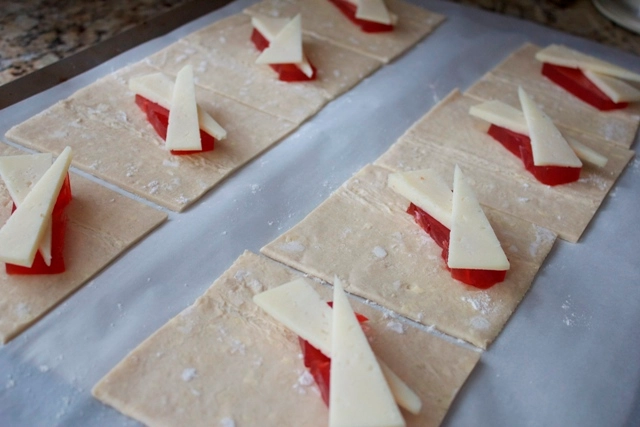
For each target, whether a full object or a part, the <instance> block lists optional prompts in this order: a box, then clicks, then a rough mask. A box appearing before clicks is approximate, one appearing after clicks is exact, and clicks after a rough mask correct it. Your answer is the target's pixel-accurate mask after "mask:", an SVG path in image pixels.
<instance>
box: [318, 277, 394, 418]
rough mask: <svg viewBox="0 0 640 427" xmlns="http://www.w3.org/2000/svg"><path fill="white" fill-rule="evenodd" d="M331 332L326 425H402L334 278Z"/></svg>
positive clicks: (377, 367) (367, 345)
mask: <svg viewBox="0 0 640 427" xmlns="http://www.w3.org/2000/svg"><path fill="white" fill-rule="evenodd" d="M333 286H334V291H333V325H332V332H331V348H332V355H331V379H330V384H331V393H330V398H329V425H330V426H331V427H342V426H345V427H346V426H359V427H367V426H381V427H382V426H386V427H395V426H404V425H405V422H404V419H403V418H402V415H401V414H400V410H399V409H398V405H396V403H395V401H394V399H393V396H392V394H391V390H390V389H389V386H388V385H387V382H386V380H385V378H384V375H383V373H382V370H381V368H380V365H378V361H377V360H376V357H375V355H374V354H373V351H372V350H371V347H370V346H369V341H367V337H366V336H365V335H364V332H362V328H361V327H360V324H359V323H358V320H357V319H356V315H355V314H354V312H353V309H352V308H351V305H350V304H349V300H348V299H347V295H346V294H345V293H344V290H343V289H342V283H341V282H340V279H338V278H337V277H336V279H335V281H334V284H333Z"/></svg>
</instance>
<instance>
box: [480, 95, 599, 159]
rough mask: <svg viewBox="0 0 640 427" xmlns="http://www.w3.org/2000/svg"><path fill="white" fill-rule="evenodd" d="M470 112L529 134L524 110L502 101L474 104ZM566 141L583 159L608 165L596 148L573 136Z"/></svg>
mask: <svg viewBox="0 0 640 427" xmlns="http://www.w3.org/2000/svg"><path fill="white" fill-rule="evenodd" d="M469 114H471V115H472V116H474V117H477V118H479V119H482V120H485V121H487V122H489V123H491V124H493V125H496V126H500V127H502V128H505V129H508V130H510V131H512V132H516V133H519V134H521V135H525V136H529V128H528V127H527V120H526V119H525V118H524V114H522V111H520V110H518V109H517V108H513V107H512V106H510V105H509V104H505V103H504V102H502V101H497V100H493V101H486V102H483V103H481V104H477V105H474V106H472V107H471V108H470V109H469ZM566 141H567V143H568V144H569V146H570V147H571V149H572V150H573V152H574V153H576V156H578V158H579V159H580V160H581V161H583V162H586V163H590V164H592V165H594V166H598V167H601V168H603V167H605V166H606V165H607V162H608V159H607V158H606V157H605V156H603V155H602V154H600V153H598V152H597V151H595V150H594V149H592V148H590V147H587V146H586V145H584V144H583V143H581V142H579V141H577V140H575V139H572V138H566Z"/></svg>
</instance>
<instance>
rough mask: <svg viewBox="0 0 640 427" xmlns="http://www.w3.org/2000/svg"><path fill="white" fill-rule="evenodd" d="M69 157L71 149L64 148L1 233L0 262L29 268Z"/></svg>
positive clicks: (65, 174)
mask: <svg viewBox="0 0 640 427" xmlns="http://www.w3.org/2000/svg"><path fill="white" fill-rule="evenodd" d="M71 157H72V155H71V148H70V147H67V148H65V149H64V151H63V152H62V153H61V154H60V156H59V157H58V158H57V159H56V161H55V162H54V163H53V165H51V167H50V168H49V169H48V170H47V171H46V172H45V173H44V175H43V176H42V178H40V180H39V181H38V182H37V183H36V184H35V185H34V186H33V188H32V189H31V191H30V192H29V194H28V195H27V197H25V199H24V201H23V202H22V204H21V205H20V206H18V208H17V209H16V211H15V212H14V213H13V215H11V216H10V217H9V219H8V220H7V222H6V223H5V224H4V226H3V227H2V228H1V229H0V261H2V262H5V263H10V264H15V265H20V266H23V267H31V265H32V264H33V259H34V257H35V255H36V251H37V249H38V245H39V243H40V241H41V239H42V235H43V233H44V231H45V228H46V223H47V221H46V219H47V218H51V212H53V206H54V205H55V203H56V199H57V198H58V194H59V193H60V189H61V188H62V184H63V183H64V180H65V178H66V176H67V171H68V170H69V165H70V164H71Z"/></svg>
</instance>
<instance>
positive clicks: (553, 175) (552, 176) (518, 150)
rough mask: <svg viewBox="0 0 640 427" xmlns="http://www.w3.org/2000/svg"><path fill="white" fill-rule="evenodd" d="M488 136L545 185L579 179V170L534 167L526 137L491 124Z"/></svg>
mask: <svg viewBox="0 0 640 427" xmlns="http://www.w3.org/2000/svg"><path fill="white" fill-rule="evenodd" d="M487 133H488V134H489V135H491V137H492V138H493V139H495V140H496V141H498V142H499V143H500V144H502V145H503V146H504V147H505V148H506V149H507V150H509V151H510V152H511V153H512V154H514V155H515V156H518V157H519V158H520V159H521V160H522V163H523V164H524V167H525V169H526V170H528V171H529V172H530V173H531V174H532V175H533V176H535V178H536V179H537V180H538V181H540V182H541V183H543V184H546V185H562V184H568V183H570V182H575V181H577V180H578V179H580V170H581V168H575V167H568V166H536V165H534V164H533V152H532V151H531V139H529V137H528V136H526V135H522V134H520V133H516V132H513V131H511V130H509V129H506V128H503V127H500V126H496V125H494V124H492V125H491V126H490V127H489V130H488V131H487Z"/></svg>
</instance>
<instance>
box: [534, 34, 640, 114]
mask: <svg viewBox="0 0 640 427" xmlns="http://www.w3.org/2000/svg"><path fill="white" fill-rule="evenodd" d="M536 59H538V60H539V61H541V62H542V63H543V65H542V74H543V75H544V76H546V77H547V78H549V79H550V80H551V81H553V82H554V83H556V84H557V85H559V86H560V87H562V88H564V89H565V90H566V91H568V92H570V93H571V94H573V95H575V96H576V97H578V98H579V99H581V100H582V101H584V102H586V103H587V104H589V105H591V106H593V107H595V108H597V109H599V110H601V111H609V110H617V109H622V108H626V107H627V106H628V105H629V103H630V102H638V101H640V90H638V88H637V87H635V86H634V85H633V84H634V83H636V84H637V83H640V74H637V73H634V72H631V71H629V70H626V69H624V68H622V67H618V66H617V65H613V64H610V63H608V62H605V61H602V60H600V59H597V58H594V57H592V56H589V55H585V54H583V53H580V52H578V51H575V50H572V49H569V48H567V47H566V46H561V45H551V46H548V47H546V48H545V49H542V50H541V51H539V52H538V53H537V54H536ZM629 82H631V83H629Z"/></svg>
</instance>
